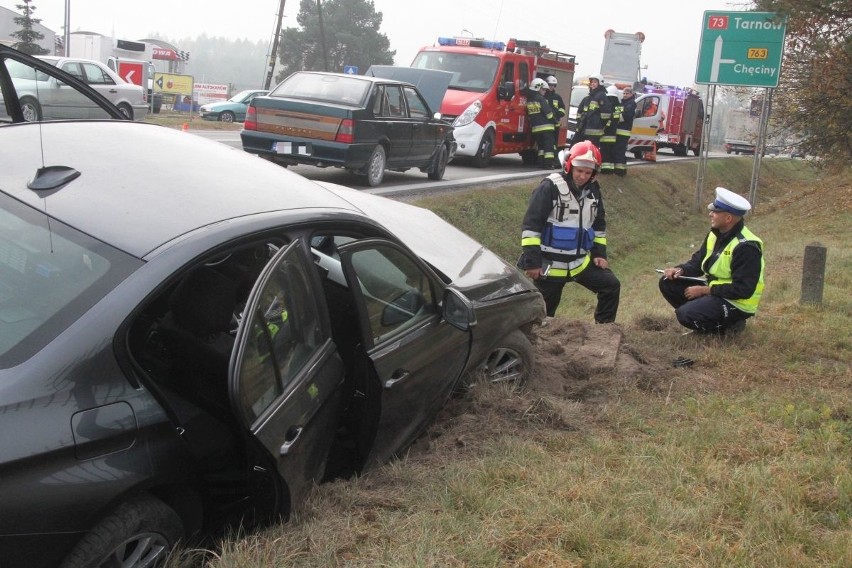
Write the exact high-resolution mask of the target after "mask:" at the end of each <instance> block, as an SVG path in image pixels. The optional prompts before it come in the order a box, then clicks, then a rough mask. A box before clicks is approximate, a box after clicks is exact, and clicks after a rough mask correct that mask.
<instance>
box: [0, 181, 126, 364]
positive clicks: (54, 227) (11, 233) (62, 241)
mask: <svg viewBox="0 0 852 568" xmlns="http://www.w3.org/2000/svg"><path fill="white" fill-rule="evenodd" d="M140 264H141V261H139V260H137V259H134V258H132V257H129V256H128V255H126V254H124V253H122V252H120V251H117V250H115V249H113V248H111V247H108V246H106V245H105V244H103V243H101V242H99V241H96V240H94V239H92V238H90V237H88V236H86V235H84V234H82V233H79V232H77V231H75V230H73V229H71V228H69V227H67V226H65V225H63V224H61V223H59V222H57V221H55V220H53V219H50V218H49V217H48V216H47V215H45V214H43V213H41V212H39V211H35V210H33V209H31V208H29V207H26V206H24V205H21V204H20V203H19V202H17V201H15V200H13V199H12V198H10V197H8V196H6V195H4V194H2V193H0V368H8V367H10V366H13V365H15V364H18V363H20V362H21V361H24V360H25V359H26V358H27V357H28V356H29V355H31V354H32V353H34V352H36V351H38V350H39V349H41V348H42V347H43V346H44V345H46V344H47V343H48V342H49V341H50V340H51V339H53V338H54V337H56V336H57V335H59V333H61V332H62V331H63V330H64V329H66V328H67V327H68V326H69V325H70V324H71V323H72V322H73V321H75V320H76V319H77V318H78V317H79V316H80V315H81V314H82V313H83V312H84V311H85V310H87V309H88V308H90V307H91V306H92V305H94V303H95V302H97V301H98V300H99V299H100V298H102V297H103V296H104V295H105V294H106V293H107V292H108V291H109V290H111V289H112V288H114V287H115V286H116V285H117V284H118V283H119V282H120V281H121V280H123V279H124V278H126V277H127V275H128V274H130V273H131V272H132V271H133V270H135V269H136V268H137V267H138V266H139V265H140Z"/></svg>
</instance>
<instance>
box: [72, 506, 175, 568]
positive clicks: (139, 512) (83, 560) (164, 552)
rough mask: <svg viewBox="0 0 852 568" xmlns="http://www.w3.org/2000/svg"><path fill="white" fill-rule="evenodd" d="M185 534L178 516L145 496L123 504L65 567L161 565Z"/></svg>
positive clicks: (80, 545) (84, 541) (83, 542)
mask: <svg viewBox="0 0 852 568" xmlns="http://www.w3.org/2000/svg"><path fill="white" fill-rule="evenodd" d="M183 533H184V531H183V523H182V522H181V520H180V517H178V515H177V513H175V512H174V511H173V510H172V509H171V508H170V507H168V506H167V505H166V504H165V503H163V502H162V501H160V500H158V499H154V498H153V497H151V496H148V495H142V496H140V497H137V498H135V499H133V500H130V501H126V502H124V503H122V504H121V505H120V506H119V507H118V508H117V509H116V510H115V511H114V512H113V513H112V514H110V515H109V516H107V517H106V518H104V519H103V520H102V521H101V522H99V523H98V524H97V525H95V527H94V528H93V529H92V530H90V531H89V532H88V533H86V536H84V537H83V539H82V540H81V541H80V542H79V543H77V546H75V547H74V550H73V551H71V554H69V555H68V557H67V558H66V559H65V560H64V561H63V562H62V565H61V568H83V567H90V566H98V567H106V566H125V567H136V568H142V567H147V566H160V565H162V564H163V563H164V562H165V560H166V558H167V557H168V556H169V553H170V552H171V550H172V549H173V548H174V546H175V544H177V542H178V540H180V539H181V538H182V537H183Z"/></svg>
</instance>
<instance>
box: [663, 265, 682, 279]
mask: <svg viewBox="0 0 852 568" xmlns="http://www.w3.org/2000/svg"><path fill="white" fill-rule="evenodd" d="M681 274H683V268H680V267H675V268H664V269H663V278H665V279H666V280H674V279H675V278H677V277H678V276H680V275H681Z"/></svg>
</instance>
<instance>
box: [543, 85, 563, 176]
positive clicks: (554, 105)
mask: <svg viewBox="0 0 852 568" xmlns="http://www.w3.org/2000/svg"><path fill="white" fill-rule="evenodd" d="M546 81H547V87H548V89H547V93H545V98H546V99H547V102H548V103H550V108H551V109H552V110H553V124H554V129H555V131H556V140H557V141H558V140H559V127H560V125H561V123H562V118H563V117H564V116H565V115H566V114H567V112H566V110H565V101H564V100H562V96H561V95H560V94H559V93H557V92H556V85H558V84H559V82H558V81H557V80H556V77H554V76H553V75H550V76H548V77H547V79H546ZM560 167H561V165H560Z"/></svg>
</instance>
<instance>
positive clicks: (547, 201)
mask: <svg viewBox="0 0 852 568" xmlns="http://www.w3.org/2000/svg"><path fill="white" fill-rule="evenodd" d="M600 164H601V155H600V152H599V151H598V149H597V147H596V146H595V145H594V144H592V143H591V142H590V141H589V140H585V141H583V142H579V143H577V144H574V145H573V146H571V150H570V151H569V152H568V156H567V158H566V159H565V167H564V170H563V171H561V172H554V173H552V174H550V175H549V176H547V177H546V178H544V179H543V180H542V181H541V183H539V185H538V187H536V188H535V189H534V190H533V193H532V195H531V196H530V201H529V205H528V207H527V211H526V214H525V215H524V220H523V225H522V233H521V246H522V247H523V253H522V254H521V257H520V259H519V260H518V266H519V268H521V269H522V270H523V271H524V273H525V274H526V275H527V276H528V277H529V278H531V279H532V280H533V282H535V285H536V287H537V288H538V289H539V291H540V292H541V293H542V296H544V302H545V306H546V311H547V316H548V317H553V316H554V315H555V314H556V308H557V307H558V306H559V302H560V300H561V298H562V289H563V288H564V287H565V285H566V284H567V283H568V282H577V283H579V284H580V285H581V286H583V287H585V288H587V289H589V290H591V291H592V292H594V293H595V294H596V295H597V300H598V301H597V307H596V308H595V316H594V317H595V322H597V323H608V322H613V321H615V316H616V313H617V312H618V302H619V297H620V294H621V284H620V283H619V281H618V278H616V276H615V274H613V272H612V271H611V270H610V269H609V263H608V262H607V259H606V212H605V211H604V204H603V197H602V196H601V189H600V186H599V185H598V182H597V181H596V180H595V176H596V175H597V173H598V172H599V171H600Z"/></svg>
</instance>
